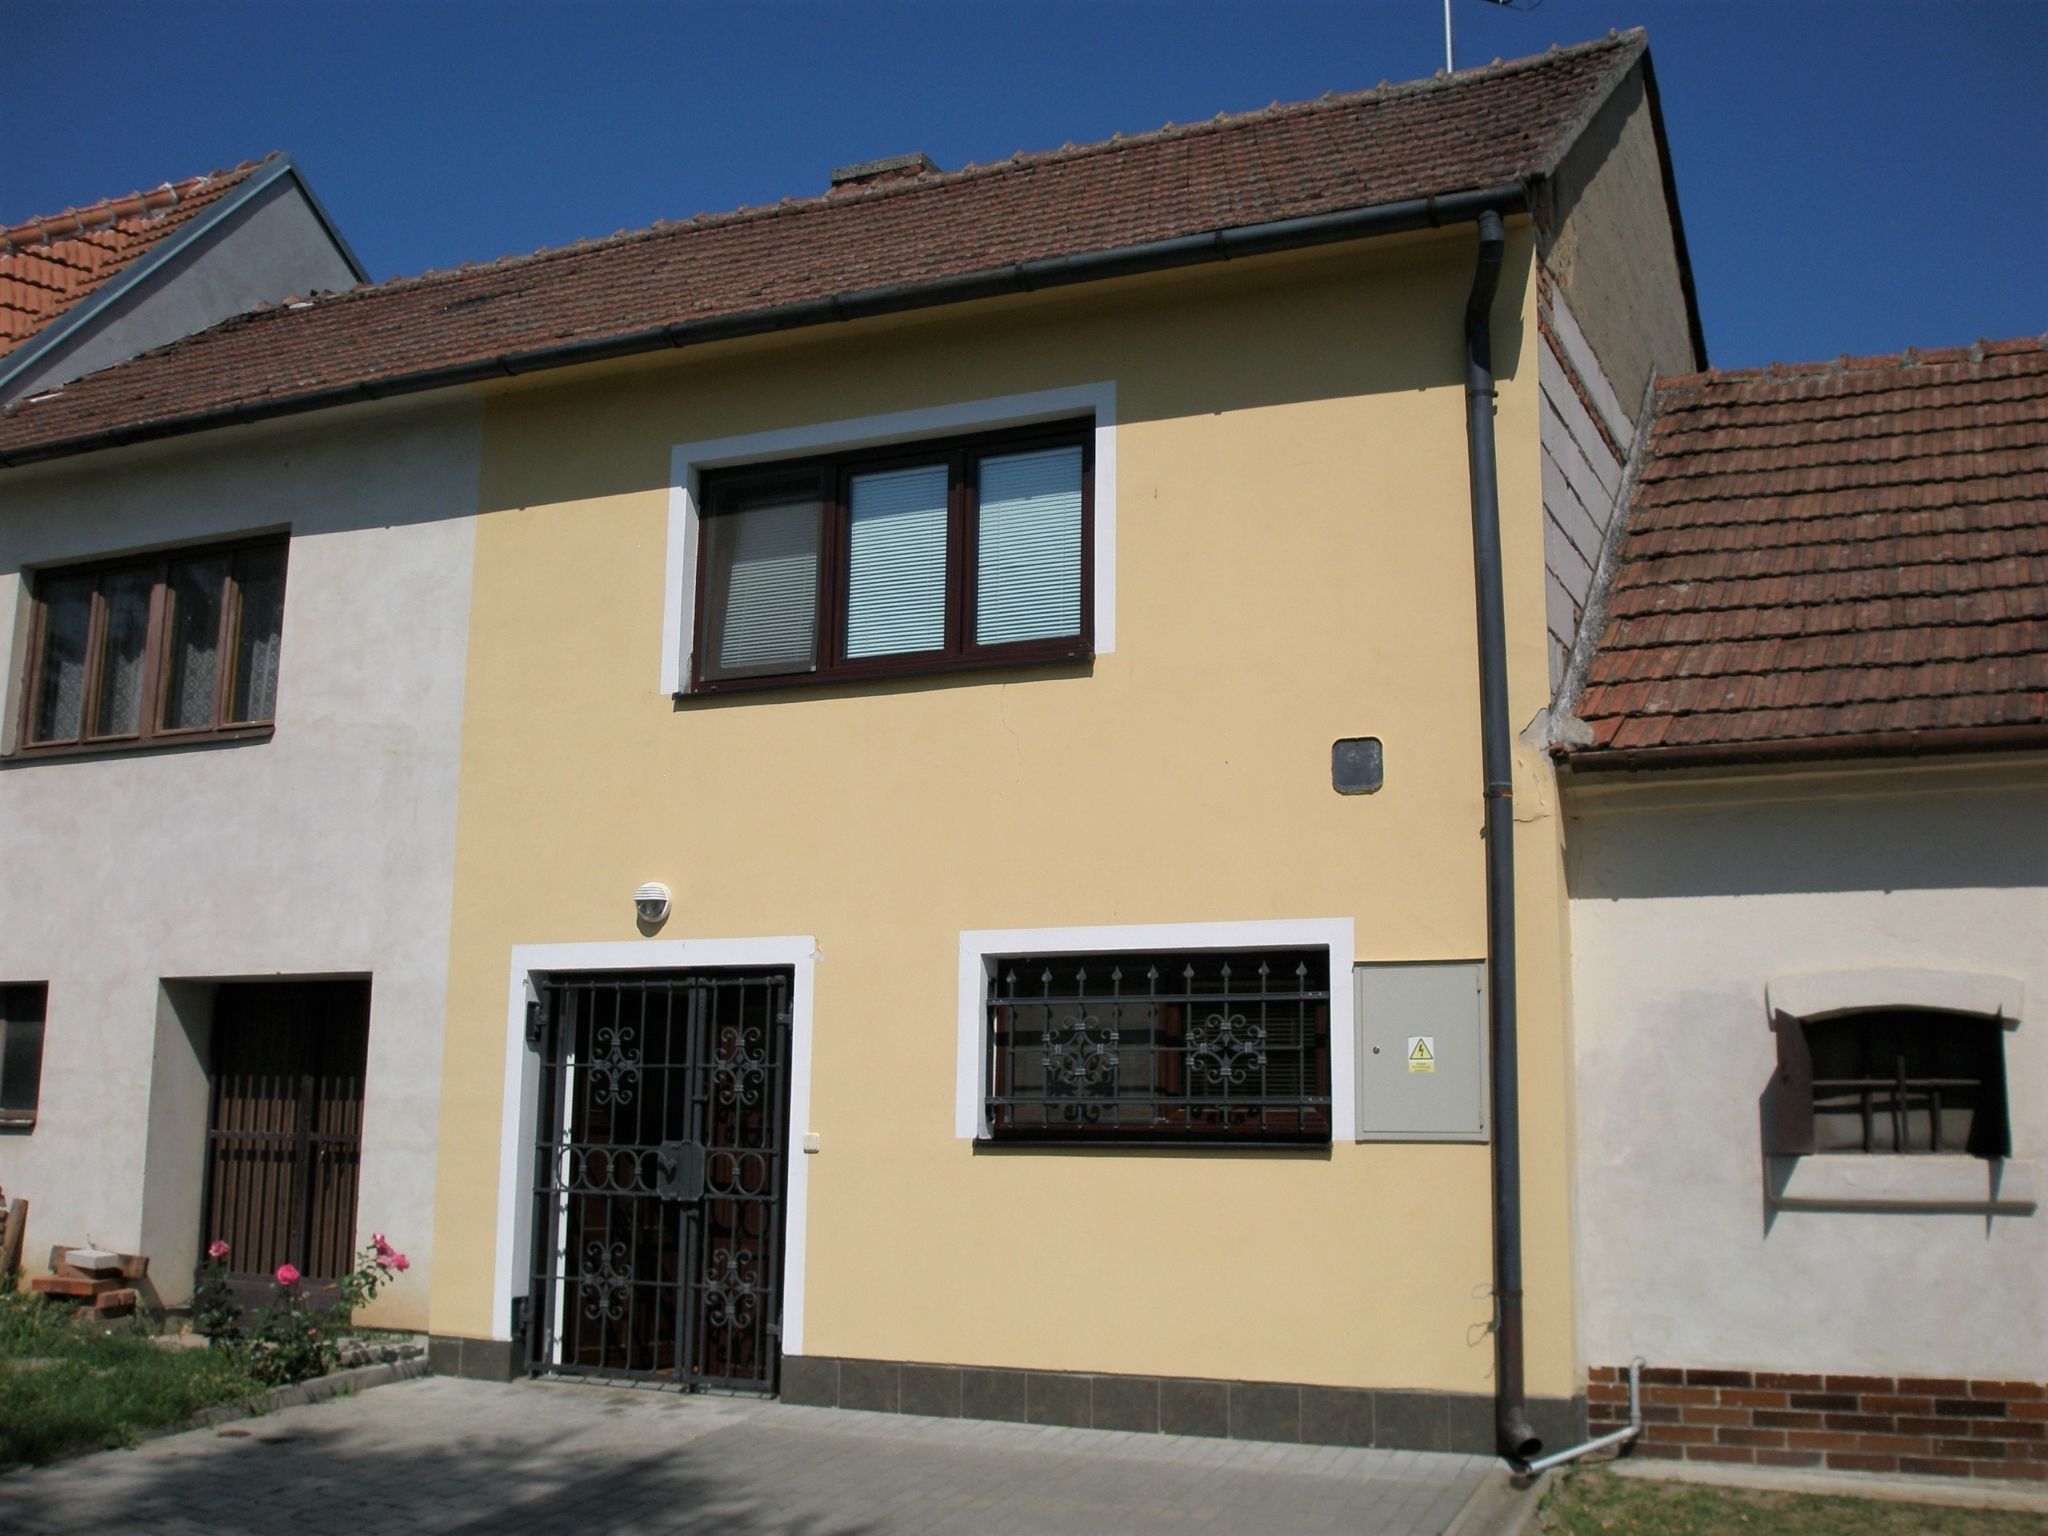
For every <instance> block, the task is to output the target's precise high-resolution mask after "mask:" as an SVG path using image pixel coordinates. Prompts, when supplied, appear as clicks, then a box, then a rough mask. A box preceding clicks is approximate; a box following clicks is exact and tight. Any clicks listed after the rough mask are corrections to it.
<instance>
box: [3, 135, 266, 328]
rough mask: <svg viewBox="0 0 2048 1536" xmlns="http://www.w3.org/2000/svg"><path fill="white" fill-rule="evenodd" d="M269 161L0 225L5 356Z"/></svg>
mask: <svg viewBox="0 0 2048 1536" xmlns="http://www.w3.org/2000/svg"><path fill="white" fill-rule="evenodd" d="M264 163H265V162H264V161H258V160H245V161H244V162H242V164H240V165H238V166H235V167H234V168H233V169H232V170H226V171H214V172H212V173H211V174H209V175H206V176H194V177H192V178H190V179H189V180H186V181H175V182H172V181H167V182H165V183H164V184H163V185H162V186H160V187H154V188H152V189H150V190H149V191H147V192H130V193H129V194H128V195H127V196H126V197H109V198H103V199H101V200H100V201H99V202H97V203H94V204H92V205H91V206H90V207H86V208H67V209H65V210H64V211H63V212H62V213H56V214H51V215H49V216H48V217H45V218H39V219H29V220H26V221H25V222H23V223H20V224H16V225H14V226H12V227H11V228H8V229H4V230H0V357H5V356H6V355H7V354H8V353H9V352H11V351H13V350H14V349H15V348H16V347H18V346H20V345H21V344H22V343H23V342H24V341H27V340H28V339H29V338H30V337H31V336H33V335H35V334H36V332H38V331H40V330H41V329H42V328H43V327H44V326H46V325H48V324H49V323H50V322H51V321H52V320H55V319H57V318H58V317H59V316H61V315H63V314H66V313H67V312H69V311H70V310H71V309H72V308H73V307H74V306H75V305H77V304H79V303H80V302H82V301H83V300H85V299H87V298H89V297H91V295H92V294H93V293H94V292H95V291H97V290H98V289H99V288H100V287H101V286H102V285H104V284H105V283H106V282H107V281H108V280H109V279H111V278H113V277H115V276H117V275H118V274H120V273H121V272H123V271H125V270H126V269H127V268H128V267H130V266H132V265H133V264H134V263H135V261H136V260H137V258H139V257H141V256H143V255H145V254H146V253H147V252H148V251H149V250H150V249H151V248H152V247H154V246H155V245H157V244H158V242H160V241H161V240H163V239H164V237H165V236H167V235H170V234H172V233H174V232H175V231H177V230H178V229H180V228H182V227H183V226H185V225H186V224H189V223H190V222H191V221H192V219H193V218H194V217H195V216H196V215H198V214H199V213H200V212H201V211H202V210H204V209H206V208H208V207H211V206H212V205H213V204H214V203H217V202H219V201H220V199H221V198H222V197H223V196H224V195H226V193H228V192H229V191H230V190H232V189H233V188H234V187H236V186H239V185H240V184H241V183H242V182H243V181H245V180H247V179H248V176H249V173H250V172H252V171H254V170H257V169H258V168H259V167H260V166H261V165H263V164H264Z"/></svg>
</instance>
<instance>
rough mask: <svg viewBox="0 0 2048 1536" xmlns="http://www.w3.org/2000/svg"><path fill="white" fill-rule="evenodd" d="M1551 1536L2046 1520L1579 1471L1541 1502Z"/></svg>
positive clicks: (1925, 1531)
mask: <svg viewBox="0 0 2048 1536" xmlns="http://www.w3.org/2000/svg"><path fill="white" fill-rule="evenodd" d="M1537 1520H1538V1528H1539V1529H1541V1530H1543V1531H1546V1532H1549V1533H1552V1536H1765V1533H1769V1536H2042V1533H2043V1532H2044V1531H2048V1517H2044V1516H2042V1515H2037V1514H2026V1513H2023V1512H2020V1511H2015V1510H2001V1509H1949V1508H1944V1507H1941V1506H1938V1505H1933V1504H1895V1503H1890V1502H1887V1501H1883V1500H1878V1499H1848V1498H1835V1497H1831V1496H1830V1497H1823V1496H1820V1495H1815V1494H1803V1493H1757V1492H1752V1491H1750V1490H1749V1489H1745V1488H1713V1487H1705V1486H1702V1485H1701V1484H1698V1483H1676V1482H1671V1483H1667V1482H1653V1481H1651V1480H1649V1479H1647V1478H1636V1477H1629V1478H1623V1477H1615V1476H1614V1475H1613V1474H1611V1473H1608V1472H1605V1471H1602V1470H1600V1469H1599V1468H1597V1467H1582V1468H1580V1469H1578V1470H1577V1471H1574V1472H1572V1473H1570V1474H1568V1475H1567V1476H1564V1477H1562V1478H1560V1479H1559V1480H1558V1481H1557V1482H1556V1483H1555V1484H1553V1485H1552V1487H1551V1489H1550V1492H1549V1493H1548V1494H1546V1495H1545V1496H1544V1499H1543V1508H1542V1511H1541V1513H1540V1514H1539V1515H1538V1516H1537Z"/></svg>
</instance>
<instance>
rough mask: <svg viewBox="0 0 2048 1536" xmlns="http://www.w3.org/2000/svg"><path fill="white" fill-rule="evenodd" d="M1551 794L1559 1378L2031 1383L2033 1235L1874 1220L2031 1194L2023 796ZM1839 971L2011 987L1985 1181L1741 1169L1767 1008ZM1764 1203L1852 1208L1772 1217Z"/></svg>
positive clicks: (1950, 1169)
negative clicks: (1955, 1201)
mask: <svg viewBox="0 0 2048 1536" xmlns="http://www.w3.org/2000/svg"><path fill="white" fill-rule="evenodd" d="M1570 797H1571V806H1572V810H1571V814H1570V818H1569V820H1568V823H1567V830H1568V837H1569V840H1570V860H1569V880H1570V893H1571V923H1572V944H1573V955H1574V960H1573V972H1572V975H1573V989H1574V1023H1573V1029H1574V1049H1575V1053H1576V1061H1577V1083H1578V1173H1579V1184H1578V1191H1577V1213H1578V1214H1577V1233H1578V1247H1577V1273H1578V1294H1579V1298H1580V1309H1581V1329H1582V1334H1583V1347H1584V1352H1585V1358H1586V1359H1587V1360H1588V1361H1589V1362H1591V1363H1594V1364H1614V1363H1623V1362H1626V1361H1627V1360H1629V1359H1630V1358H1632V1357H1633V1356H1635V1355H1639V1354H1640V1355H1644V1356H1646V1357H1648V1358H1649V1359H1650V1360H1651V1361H1653V1362H1658V1363H1663V1364H1678V1365H1694V1366H1702V1367H1719V1368H1730V1369H1735V1368H1740V1369H1774V1370H1788V1371H1806V1372H1839V1373H1845V1374H1854V1373H1871V1374H1879V1375H1919V1376H1941V1377H1951V1376H1962V1377H1972V1376H1974V1377H1992V1378H1997V1379H2002V1380H2010V1379H2026V1380H2033V1381H2038V1380H2041V1379H2042V1378H2044V1377H2048V1212H2044V1211H2043V1210H2041V1209H2038V1208H2037V1209H2036V1210H2035V1211H2034V1212H2033V1214H2030V1215H1986V1214H1983V1213H1982V1212H1981V1211H1977V1212H1971V1211H1967V1210H1961V1209H1957V1210H1951V1211H1944V1212H1939V1213H1931V1214H1914V1213H1910V1212H1908V1211H1905V1210H1901V1209H1886V1208H1884V1203H1885V1202H1886V1201H1888V1200H1889V1201H1893V1202H1897V1201H1899V1200H1901V1199H1903V1198H1907V1197H1918V1196H1925V1195H1927V1194H1929V1193H1930V1192H1937V1191H1943V1190H1946V1191H1951V1192H1954V1193H1956V1194H1958V1195H1960V1194H1962V1193H1963V1192H1965V1191H1974V1196H1975V1199H1976V1200H1978V1201H1979V1202H1981V1201H1983V1200H1984V1199H1985V1197H1986V1195H1987V1194H1988V1193H1989V1190H1990V1189H1991V1187H1992V1183H1993V1180H1994V1178H1995V1179H1996V1181H1997V1187H1998V1189H1999V1190H2000V1192H2001V1194H2002V1196H2004V1197H2006V1198H2011V1199H2016V1200H2017V1199H2022V1198H2031V1199H2033V1200H2035V1201H2037V1202H2038V1201H2039V1200H2041V1199H2042V1198H2043V1196H2044V1195H2048V1190H2044V1189H2043V1188H2042V1186H2041V1178H2040V1175H2041V1174H2042V1172H2043V1170H2044V1162H2043V1160H2044V1159H2048V941H2044V936H2048V774H2044V772H2043V770H2042V768H2041V767H2040V766H2039V764H2038V763H2037V764H2035V765H2034V766H2032V767H2031V768H2027V767H2022V766H2019V765H2014V766H2011V767H1997V766H1994V767H1991V768H1985V769H1967V770H1966V769H1948V770H1941V771H1937V770H1921V771H1918V772H1901V773H1894V772H1889V771H1887V772H1875V771H1873V772H1872V773H1866V774H1864V775H1859V776H1849V777H1846V778H1843V777H1838V778H1836V779H1835V780H1833V781H1831V782H1830V781H1819V782H1814V783H1811V784H1808V785H1806V786H1805V787H1802V785H1801V783H1800V782H1799V776H1792V777H1790V778H1788V777H1787V776H1785V775H1778V776H1776V777H1775V778H1765V779H1761V780H1753V781H1751V786H1750V787H1749V788H1748V789H1747V790H1744V791H1741V792H1739V793H1737V792H1734V791H1730V790H1726V789H1724V790H1718V791H1715V790H1708V789H1698V790H1692V791H1688V790H1686V789H1685V788H1683V787H1682V786H1675V785H1658V784H1650V783H1645V784H1640V785H1637V786H1634V787H1623V786H1615V785H1604V786H1602V787H1600V788H1599V789H1597V790H1594V791H1593V792H1591V793H1590V794H1589V793H1587V792H1586V791H1584V790H1583V789H1575V790H1573V791H1571V792H1570ZM1844 972H1848V973H1869V972H1891V973H1894V975H1892V976H1891V977H1889V978H1887V979H1886V981H1885V982H1884V984H1883V988H1882V990H1885V991H1887V993H1889V992H1892V991H1897V990H1899V989H1900V988H1901V986H1902V983H1901V980H1900V978H1899V976H1898V975H1897V974H1896V973H1899V972H1912V973H1927V972H1939V973H1948V974H1947V977H1946V978H1945V979H1943V980H1942V981H1941V982H1940V985H1941V986H1942V987H1947V988H1950V989H1953V988H1954V986H1955V982H1954V980H1953V978H1954V976H1955V975H1956V974H1957V973H1971V974H1978V975H1987V974H1988V975H1992V976H2000V977H2005V978H2010V979H2012V980H2013V981H2016V982H2017V983H2018V985H2019V988H2020V992H2021V995H2022V997H2023V1001H2022V1003H2021V1005H2020V1006H2021V1013H2020V1017H2019V1019H2018V1021H2017V1023H2016V1024H2014V1025H2013V1026H2012V1027H2009V1028H2007V1029H2006V1031H2005V1034H2004V1040H2005V1048H2006V1071H2007V1083H2008V1089H2007V1100H2008V1106H2009V1110H2010V1115H2011V1122H2012V1139H2013V1152H2014V1156H2013V1158H2012V1159H2011V1160H2009V1161H2007V1162H2004V1163H2002V1164H1993V1163H1989V1162H1986V1161H1984V1160H1981V1159H1976V1158H1969V1157H1963V1156H1961V1155H1950V1156H1944V1157H1929V1156H1918V1157H1889V1158H1887V1157H1867V1156H1861V1155H1844V1154H1838V1155H1833V1156H1824V1157H1802V1158H1767V1157H1766V1156H1765V1154H1764V1151H1763V1139H1762V1128H1761V1127H1762V1120H1761V1115H1762V1112H1763V1111H1762V1104H1763V1100H1762V1095H1763V1094H1764V1091H1765V1089H1766V1087H1767V1085H1768V1084H1769V1083H1770V1082H1771V1079H1772V1076H1773V1073H1774V1071H1775V1068H1776V1060H1777V1057H1776V1051H1775V1047H1774V1042H1773V1036H1772V1034H1771V1030H1770V1027H1769V1018H1768V1016H1767V1011H1766V1006H1765V992H1766V988H1767V987H1768V986H1771V985H1772V984H1773V978H1791V977H1793V976H1807V977H1811V976H1813V975H1814V974H1816V973H1844ZM1778 985H1779V986H1780V988H1781V989H1786V988H1788V987H1789V985H1790V984H1789V982H1787V981H1782V980H1781V981H1780V982H1779V983H1778ZM1780 995H1786V993H1785V991H1784V990H1781V992H1780ZM1773 1191H1778V1192H1800V1191H1804V1192H1805V1193H1806V1194H1808V1195H1813V1194H1815V1193H1819V1194H1821V1195H1823V1196H1825V1195H1828V1194H1829V1193H1830V1192H1833V1193H1836V1194H1840V1193H1843V1192H1849V1193H1851V1194H1853V1199H1852V1200H1848V1201H1844V1202H1842V1203H1841V1205H1840V1207H1839V1208H1833V1209H1774V1208H1773V1207H1772V1204H1771V1203H1770V1201H1769V1200H1768V1199H1767V1196H1768V1195H1770V1194H1771V1193H1772V1192H1773ZM1865 1202H1868V1203H1865ZM1959 1203H1961V1202H1959Z"/></svg>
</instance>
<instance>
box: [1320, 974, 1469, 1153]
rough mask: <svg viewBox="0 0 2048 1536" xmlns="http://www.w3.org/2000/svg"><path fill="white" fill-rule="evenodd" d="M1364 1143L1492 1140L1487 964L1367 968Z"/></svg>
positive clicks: (1360, 1000)
mask: <svg viewBox="0 0 2048 1536" xmlns="http://www.w3.org/2000/svg"><path fill="white" fill-rule="evenodd" d="M1352 988H1353V998H1354V1001H1355V1002H1356V1004H1357V1009H1356V1017H1357V1020H1358V1139H1359V1140H1360V1141H1484V1140H1486V1135H1487V1127H1486V1102H1487V1094H1486V963H1485V962H1484V961H1482V960H1446V961H1434V962H1424V963H1421V964H1400V965H1370V964H1369V965H1361V966H1357V967H1355V968H1354V970H1353V971H1352Z"/></svg>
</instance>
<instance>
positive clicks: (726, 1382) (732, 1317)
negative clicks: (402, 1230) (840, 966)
mask: <svg viewBox="0 0 2048 1536" xmlns="http://www.w3.org/2000/svg"><path fill="white" fill-rule="evenodd" d="M789 988H790V976H789V973H788V972H786V971H775V972H765V973H740V972H725V971H707V972H687V973H657V974H641V973H634V974H627V975H580V976H564V977H559V978H556V979H554V980H552V981H550V982H549V983H547V984H546V985H545V986H544V987H542V988H541V1001H540V1004H539V1008H538V1016H537V1018H536V1019H535V1020H534V1029H533V1030H532V1032H531V1033H532V1035H533V1040H532V1044H533V1045H534V1047H535V1048H536V1049H537V1050H538V1051H539V1053H540V1058H541V1090H540V1103H539V1106H538V1113H537V1114H536V1116H535V1130H536V1138H535V1145H534V1207H533V1264H532V1270H531V1274H530V1278H529V1290H528V1293H527V1307H526V1318H527V1330H526V1344H527V1364H528V1366H529V1368H530V1369H533V1370H536V1371H548V1372H559V1373H563V1374H574V1375H593V1376H606V1377H625V1378H630V1379H636V1380H659V1381H666V1382H670V1383H673V1384H676V1385H681V1386H695V1387H705V1386H716V1387H729V1388H736V1389H741V1390H755V1391H763V1392H772V1391H773V1390H774V1389H775V1386H776V1378H777V1372H778V1369H779V1366H780V1356H781V1351H780V1335H781V1318H782V1215H781V1207H782V1198H783V1188H784V1179H785V1171H786V1170H785V1166H784V1163H785V1159H784V1147H785V1145H786V1141H787V1122H788V1062H789Z"/></svg>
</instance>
